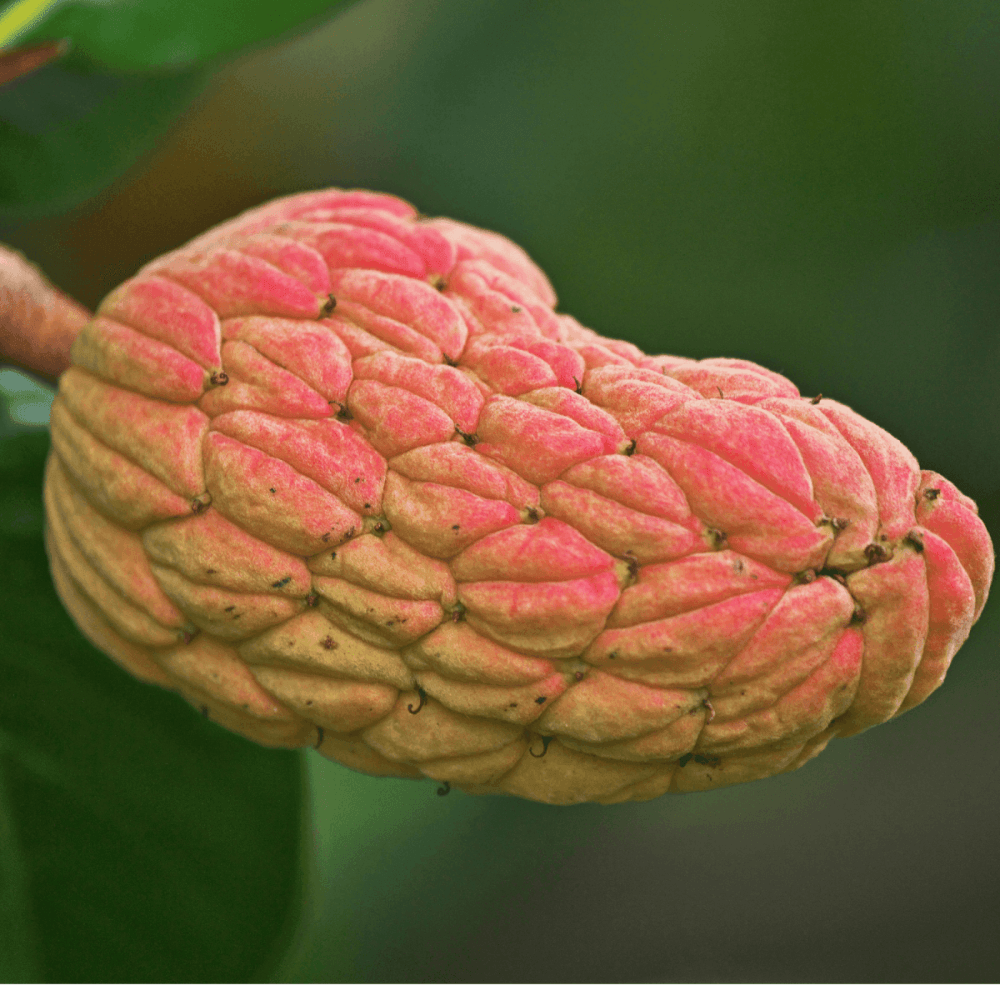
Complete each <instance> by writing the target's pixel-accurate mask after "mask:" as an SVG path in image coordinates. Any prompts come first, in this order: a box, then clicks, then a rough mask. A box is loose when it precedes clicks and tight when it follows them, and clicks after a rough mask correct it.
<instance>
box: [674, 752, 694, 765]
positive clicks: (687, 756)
mask: <svg viewBox="0 0 1000 1000" xmlns="http://www.w3.org/2000/svg"><path fill="white" fill-rule="evenodd" d="M693 758H694V754H693V753H686V754H684V756H683V757H680V758H678V760H677V763H678V764H679V765H680V766H681V767H687V766H688V764H689V763H690V762H691V760H692V759H693Z"/></svg>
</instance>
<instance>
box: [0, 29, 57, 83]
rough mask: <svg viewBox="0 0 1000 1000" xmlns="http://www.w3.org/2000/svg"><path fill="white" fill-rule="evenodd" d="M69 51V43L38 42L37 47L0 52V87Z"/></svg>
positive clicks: (29, 46)
mask: <svg viewBox="0 0 1000 1000" xmlns="http://www.w3.org/2000/svg"><path fill="white" fill-rule="evenodd" d="M68 51H69V42H67V41H66V40H61V41H57V42H40V43H39V44H37V45H25V46H24V47H23V48H20V49H8V50H7V51H6V52H0V87H2V86H3V85H4V84H5V83H10V82H11V81H13V80H17V79H19V78H20V77H22V76H27V75H28V74H29V73H33V72H34V71H35V70H36V69H41V68H42V66H44V65H45V64H46V63H50V62H52V60H53V59H58V58H59V57H60V56H62V55H65V54H66V53H67V52H68Z"/></svg>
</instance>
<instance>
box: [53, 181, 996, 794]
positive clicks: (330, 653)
mask: <svg viewBox="0 0 1000 1000" xmlns="http://www.w3.org/2000/svg"><path fill="white" fill-rule="evenodd" d="M555 302H556V299H555V294H554V292H553V290H552V287H551V286H550V284H549V282H548V280H547V279H546V277H545V275H544V274H542V272H541V271H540V270H539V269H538V268H537V267H536V266H535V265H534V264H533V263H532V262H531V260H530V259H529V258H528V256H527V255H526V254H525V253H524V251H522V250H521V249H520V248H519V247H517V246H516V245H514V244H513V243H511V242H510V241H508V240H506V239H505V238H503V237H501V236H498V235H496V234H494V233H487V232H484V231H482V230H478V229H475V228H473V227H471V226H466V225H463V224H460V223H457V222H453V221H450V220H446V219H425V218H422V217H420V216H419V215H418V214H417V213H416V211H415V210H414V209H413V208H412V207H411V206H410V205H408V204H406V203H405V202H403V201H400V200H399V199H397V198H393V197H390V196H386V195H378V194H372V193H369V192H364V191H341V190H335V189H334V190H326V191H319V192H310V193H306V194H301V195H296V196H293V197H289V198H284V199H279V200H278V201H274V202H271V203H269V204H266V205H264V206H262V207H260V208H258V209H255V210H253V211H250V212H247V213H245V214H244V215H242V216H239V217H237V218H236V219H234V220H232V221H230V222H228V223H225V224H223V225H221V226H219V227H217V228H215V229H213V230H211V231H209V232H208V233H206V234H204V235H203V236H201V237H199V238H198V239H196V240H194V241H193V242H191V243H189V244H187V245H186V246H184V247H182V248H180V249H179V250H177V251H174V252H172V253H170V254H168V255H166V256H164V257H161V258H159V259H157V260H155V261H153V262H152V263H150V264H149V265H148V266H147V267H146V268H144V269H143V270H142V271H141V272H140V273H139V275H137V276H136V277H135V278H133V279H132V280H130V281H128V282H126V283H125V284H124V285H122V286H121V287H120V288H118V289H117V290H116V291H114V292H112V293H111V294H110V295H109V296H108V297H107V298H106V299H105V301H104V302H103V303H102V304H101V307H100V309H99V310H98V313H97V315H96V316H95V318H94V319H93V320H92V322H91V323H89V324H88V325H87V326H86V327H85V328H84V330H83V331H82V333H81V334H80V336H79V338H78V339H77V341H76V343H75V345H74V348H73V353H72V359H73V366H72V367H71V368H70V369H69V370H68V371H67V372H66V373H65V374H64V375H63V377H62V380H61V382H60V391H59V395H58V397H57V398H56V402H55V404H54V406H53V410H52V423H51V427H52V441H53V449H52V453H51V455H50V460H49V465H48V470H47V475H46V484H45V501H46V511H47V542H48V548H49V553H50V558H51V564H52V572H53V576H54V579H55V582H56V586H57V589H58V591H59V594H60V597H61V598H62V600H63V603H64V604H65V605H66V607H67V609H68V610H69V611H70V613H71V614H72V615H73V616H74V618H75V619H76V621H77V622H78V624H79V626H80V628H81V629H82V630H83V631H84V633H85V634H86V635H87V636H88V637H89V638H90V639H91V640H92V641H93V642H94V643H96V644H97V645H98V646H99V647H101V648H102V649H103V650H104V651H105V652H106V653H107V654H108V655H109V656H111V657H112V658H113V659H114V660H116V661H117V662H118V663H120V664H121V665H122V666H123V667H125V668H126V669H127V670H129V671H131V672H132V673H133V674H134V675H136V676H137V677H139V678H141V679H143V680H146V681H150V682H153V683H156V684H160V685H163V686H165V687H169V688H173V689H176V690H178V691H179V692H180V693H181V694H182V695H183V696H184V697H185V698H187V699H188V700H189V701H190V702H191V703H192V704H193V705H195V706H196V707H198V708H199V709H200V710H201V711H202V712H203V713H204V714H206V715H207V716H208V717H209V718H212V719H215V720H216V721H217V722H219V723H221V724H222V725H224V726H227V727H229V728H230V729H233V730H235V731H237V732H239V733H243V734H244V735H246V736H248V737H250V738H251V739H254V740H257V741H258V742H260V743H264V744H267V745H271V746H282V747H304V746H310V745H311V746H315V747H317V748H318V750H319V752H320V753H322V754H324V755H325V756H327V757H330V758H332V759H334V760H337V761H340V762H341V763H343V764H346V765H347V766H348V767H352V768H355V769H357V770H360V771H365V772H368V773H371V774H376V775H396V776H403V777H413V778H420V777H429V778H432V779H435V780H438V781H442V782H447V783H448V784H449V785H450V786H455V787H459V788H462V789H464V790H466V791H468V792H473V793H484V792H485V793H501V794H509V795H519V796H524V797H526V798H531V799H536V800H539V801H543V802H551V803H575V802H584V801H598V802H605V803H612V802H621V801H627V800H642V799H649V798H653V797H655V796H658V795H660V794H662V793H664V792H668V791H670V792H681V791H695V790H703V789H709V788H717V787H722V786H725V785H730V784H734V783H737V782H743V781H749V780H753V779H756V778H761V777H765V776H768V775H773V774H777V773H780V772H783V771H789V770H792V769H794V768H797V767H799V766H800V765H801V764H803V763H805V761H807V760H809V759H810V758H811V757H814V756H815V755H816V754H817V753H819V752H820V751H821V750H822V749H823V748H824V747H825V746H826V744H827V743H828V742H829V740H830V739H831V738H832V737H834V736H848V735H852V734H854V733H858V732H860V731H861V730H863V729H866V728H868V727H870V726H873V725H876V724H877V723H880V722H884V721H886V720H888V719H891V718H892V717H894V716H895V715H898V714H899V713H901V712H903V711H905V710H907V709H909V708H912V707H913V706H914V705H917V704H919V703H920V702H921V701H923V700H924V698H926V697H927V696H928V695H929V694H930V693H931V692H932V691H933V690H934V689H935V688H937V687H938V686H939V685H940V684H941V682H942V681H943V679H944V676H945V672H946V671H947V668H948V665H949V663H950V661H951V659H952V657H953V656H954V654H955V651H956V650H957V649H958V647H959V646H960V645H961V644H962V642H964V640H965V638H966V636H967V635H968V633H969V629H970V628H971V626H972V624H973V623H974V621H975V620H976V618H977V617H978V615H979V613H980V611H981V610H982V606H983V603H984V601H985V599H986V594H987V591H988V588H989V584H990V580H991V577H992V573H993V551H992V547H991V544H990V539H989V537H988V536H987V534H986V531H985V529H984V527H983V525H982V522H981V521H980V520H979V518H978V517H977V515H976V507H975V504H974V503H973V502H972V501H971V500H969V499H968V498H967V497H965V496H964V495H962V494H961V493H960V492H959V491H958V490H957V489H956V488H955V487H954V486H952V485H951V484H950V483H949V482H948V481H947V480H945V479H943V478H942V477H941V476H938V475H937V474H935V473H931V472H924V471H921V470H920V468H919V466H918V465H917V463H916V461H915V459H914V458H913V456H912V455H911V454H910V453H909V451H908V450H907V449H906V448H905V447H904V446H903V445H902V444H901V443H900V442H899V441H897V440H896V439H895V438H894V437H892V436H891V435H889V434H888V433H886V432H885V431H883V430H881V429H879V428H878V427H876V426H874V425H873V424H871V423H870V422H868V421H867V420H865V419H864V418H863V417H861V416H859V415H858V414H856V413H855V412H854V411H853V410H851V409H849V408H847V407H846V406H843V405H841V404H839V403H836V402H833V401H830V400H825V399H819V398H816V399H804V398H802V397H800V395H799V392H798V390H797V389H796V388H795V386H794V385H792V384H791V382H789V381H788V380H787V379H786V378H784V377H782V376H781V375H778V374H775V373H774V372H770V371H768V370H766V369H764V368H762V367H760V366H759V365H756V364H754V363H752V362H749V361H739V360H734V359H730V358H709V359H706V360H702V361H693V360H690V359H688V358H681V357H674V356H670V355H659V356H648V355H646V354H644V353H643V352H642V351H640V350H639V349H638V348H636V347H634V346H633V345H631V344H628V343H626V342H624V341H620V340H611V339H607V338H604V337H601V336H599V335H598V334H596V333H594V332H593V331H591V330H588V329H586V328H585V327H583V326H581V325H580V324H579V323H578V322H577V321H576V320H574V319H573V318H571V317H569V316H566V315H562V314H559V313H557V312H555V311H554V307H555Z"/></svg>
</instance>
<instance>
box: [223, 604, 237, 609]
mask: <svg viewBox="0 0 1000 1000" xmlns="http://www.w3.org/2000/svg"><path fill="white" fill-rule="evenodd" d="M225 610H226V611H235V610H236V605H235V604H230V605H229V607H228V608H225Z"/></svg>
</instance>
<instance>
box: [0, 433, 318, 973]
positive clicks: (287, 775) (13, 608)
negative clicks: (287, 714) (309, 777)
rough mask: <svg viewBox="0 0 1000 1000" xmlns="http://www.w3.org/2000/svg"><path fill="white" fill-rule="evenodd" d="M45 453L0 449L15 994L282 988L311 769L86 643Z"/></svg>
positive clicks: (8, 949)
mask: <svg viewBox="0 0 1000 1000" xmlns="http://www.w3.org/2000/svg"><path fill="white" fill-rule="evenodd" d="M48 444H49V438H48V434H47V433H45V432H39V431H32V432H29V433H23V434H19V435H17V436H13V437H7V438H3V439H0V480H2V482H3V484H4V490H3V493H2V494H0V565H3V567H4V571H5V573H6V576H7V585H6V586H5V587H4V589H3V597H2V606H3V614H2V615H0V672H2V677H3V686H2V690H3V694H2V696H0V982H11V981H23V980H39V979H40V980H48V981H62V982H65V981H83V982H145V981H163V982H178V981H180V982H185V981H187V982H190V981H195V982H200V981H209V982H212V981H246V980H252V979H254V978H260V977H263V976H266V975H269V974H270V972H271V970H272V968H273V967H274V965H275V963H276V962H277V961H278V960H279V959H280V954H281V952H282V951H283V950H284V947H285V945H286V944H287V938H288V935H289V932H290V931H291V930H292V923H293V921H294V919H295V915H296V913H297V912H298V909H299V906H300V905H301V892H300V889H301V886H300V879H301V868H302V861H301V858H300V844H301V840H302V838H301V836H300V834H301V830H300V824H301V821H302V812H303V787H304V786H303V772H302V762H301V757H300V756H299V755H297V754H294V753H290V752H284V751H276V750H266V749H264V748H262V747H259V746H256V745H255V744H253V743H250V742H249V741H247V740H244V739H242V738H240V737H236V736H233V735H231V734H229V733H227V732H225V731H224V730H222V729H221V728H219V727H217V726H215V725H213V724H210V723H207V722H205V721H204V720H203V719H202V718H201V717H200V716H199V715H197V713H195V712H193V711H192V710H191V709H190V708H189V707H188V706H187V705H186V704H185V703H184V702H183V701H181V699H179V698H178V697H177V696H176V695H174V694H171V693H168V692H165V691H162V690H160V689H159V688H154V687H150V686H146V685H143V684H139V683H137V682H136V681H135V680H133V679H132V678H131V677H129V676H128V675H127V674H126V673H125V672H124V671H123V670H121V669H120V668H119V667H117V666H115V665H114V664H112V663H111V662H110V661H109V660H108V659H107V658H106V657H104V656H103V655H102V654H101V653H99V652H97V651H96V650H95V649H94V648H93V647H92V646H91V645H90V644H89V643H88V642H87V641H86V640H85V639H84V638H83V637H82V636H81V635H80V633H79V632H78V631H77V629H76V627H75V625H74V624H73V622H72V621H71V620H70V618H69V617H68V616H67V614H66V613H65V611H64V610H63V609H62V606H61V605H60V603H59V601H58V598H57V597H56V595H55V592H54V590H53V588H52V585H51V583H50V581H49V574H48V568H47V560H46V558H45V552H44V549H43V545H42V537H41V528H42V505H41V502H40V499H39V487H40V482H41V477H42V468H43V464H44V460H45V454H46V452H47V450H48Z"/></svg>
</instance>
